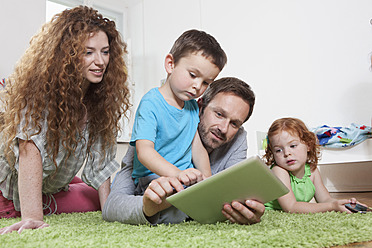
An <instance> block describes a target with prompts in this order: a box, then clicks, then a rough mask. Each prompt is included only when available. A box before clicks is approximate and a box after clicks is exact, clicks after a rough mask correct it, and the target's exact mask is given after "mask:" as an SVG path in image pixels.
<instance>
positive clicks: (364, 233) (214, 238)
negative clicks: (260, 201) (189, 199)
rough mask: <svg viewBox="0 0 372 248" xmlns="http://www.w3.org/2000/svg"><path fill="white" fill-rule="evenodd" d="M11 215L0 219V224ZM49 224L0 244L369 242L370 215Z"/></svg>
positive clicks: (53, 219) (71, 219) (80, 218)
mask: <svg viewBox="0 0 372 248" xmlns="http://www.w3.org/2000/svg"><path fill="white" fill-rule="evenodd" d="M19 220H20V218H17V219H1V220H0V227H4V226H8V225H11V224H13V223H15V222H17V221H19ZM45 221H46V222H47V223H48V224H50V227H47V228H44V229H40V230H24V231H23V232H22V234H21V235H19V234H18V233H16V232H13V233H10V234H6V235H0V247H52V248H56V247H64V248H67V247H146V248H148V247H154V246H156V247H329V246H335V245H344V244H348V243H353V242H362V241H370V240H372V213H367V214H345V213H336V212H329V213H317V214H288V213H284V212H278V211H266V213H265V214H264V216H263V218H262V221H261V223H259V224H255V225H251V226H242V225H237V224H231V223H228V222H224V223H218V224H215V225H205V224H199V223H197V222H185V223H181V224H175V225H158V226H149V225H138V226H136V225H125V224H121V223H117V222H115V223H110V222H106V221H103V220H102V218H101V212H90V213H74V214H61V215H52V216H47V217H45Z"/></svg>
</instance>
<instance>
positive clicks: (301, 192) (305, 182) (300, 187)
mask: <svg viewBox="0 0 372 248" xmlns="http://www.w3.org/2000/svg"><path fill="white" fill-rule="evenodd" d="M310 176H311V170H310V166H309V165H308V164H306V165H305V174H304V176H303V177H302V178H301V179H300V178H297V177H295V176H294V175H293V174H292V173H291V172H289V177H290V180H291V187H292V191H293V193H294V195H295V197H296V200H297V201H298V202H309V201H311V199H313V197H314V195H315V186H314V184H313V182H312V181H311V179H310ZM265 207H266V209H267V210H282V207H281V206H280V204H279V202H278V200H273V201H270V202H268V203H265Z"/></svg>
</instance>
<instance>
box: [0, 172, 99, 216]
mask: <svg viewBox="0 0 372 248" xmlns="http://www.w3.org/2000/svg"><path fill="white" fill-rule="evenodd" d="M43 206H44V215H47V214H52V213H56V214H60V213H72V212H90V211H98V210H101V207H100V203H99V197H98V191H97V190H95V189H93V188H91V187H89V186H88V185H86V184H85V183H83V181H81V179H80V178H78V177H75V178H74V179H73V180H72V181H71V183H70V185H69V190H68V191H61V192H58V193H56V194H53V195H43ZM20 216H21V212H19V211H16V210H15V209H14V205H13V201H11V200H8V199H6V198H5V197H4V196H3V194H2V193H1V191H0V218H14V217H20Z"/></svg>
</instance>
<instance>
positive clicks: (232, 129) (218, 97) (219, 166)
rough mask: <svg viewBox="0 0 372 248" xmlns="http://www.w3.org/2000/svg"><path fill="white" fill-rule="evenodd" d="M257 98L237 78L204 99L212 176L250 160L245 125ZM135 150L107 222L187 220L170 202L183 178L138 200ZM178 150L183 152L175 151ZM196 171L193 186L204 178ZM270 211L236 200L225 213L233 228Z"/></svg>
mask: <svg viewBox="0 0 372 248" xmlns="http://www.w3.org/2000/svg"><path fill="white" fill-rule="evenodd" d="M254 102H255V96H254V93H253V92H252V90H251V89H250V87H249V85H247V84H246V83H245V82H243V81H241V80H239V79H237V78H232V77H229V78H221V79H219V80H217V81H215V82H214V83H212V84H211V85H210V86H209V88H208V89H207V90H206V91H205V93H204V95H203V96H202V97H201V99H199V107H200V123H199V126H198V131H199V135H200V138H201V141H202V143H203V145H204V146H205V148H206V149H207V151H208V153H209V160H210V164H211V171H212V174H216V173H218V172H220V171H222V170H224V169H226V168H228V167H230V166H232V165H234V164H236V163H238V162H240V161H242V160H244V159H246V156H247V133H246V131H244V129H243V127H242V125H243V123H244V122H245V121H247V120H248V119H249V117H250V116H251V114H252V111H253V106H254ZM134 149H135V148H134V147H129V148H128V152H127V154H126V156H125V157H124V158H123V162H122V163H123V165H124V167H123V169H122V170H121V171H120V172H119V173H118V174H117V175H116V177H115V179H114V182H113V185H112V188H111V193H110V195H109V197H108V199H107V201H106V204H105V206H104V208H103V212H102V215H103V219H105V220H107V221H119V222H123V223H127V224H145V223H150V224H159V223H179V222H182V221H184V220H185V219H187V216H186V215H185V214H184V213H183V212H181V211H179V210H178V209H176V208H175V207H173V206H171V205H170V204H169V203H168V202H167V201H166V200H165V199H166V197H167V196H169V195H171V194H173V193H174V190H176V191H181V190H183V186H182V184H181V182H180V181H179V180H178V179H177V178H173V177H160V178H157V179H155V180H153V181H152V182H151V184H150V185H149V186H148V187H147V189H146V191H145V193H144V195H143V196H135V195H133V194H134V189H135V185H134V183H133V180H132V178H131V174H132V170H133V167H132V162H133V156H134ZM175 149H177V148H176V147H175ZM189 170H193V173H191V176H190V177H189V183H188V184H194V183H197V182H199V181H201V180H202V179H203V176H202V174H201V173H200V171H198V170H196V169H189ZM264 211H265V207H264V205H263V204H262V203H259V202H257V201H254V200H246V201H245V202H244V204H242V203H240V202H238V201H233V202H232V203H231V204H225V205H224V206H223V210H222V213H223V215H224V216H225V217H226V218H227V219H229V220H230V221H231V222H233V223H239V224H253V223H257V222H260V219H261V216H262V215H263V213H264Z"/></svg>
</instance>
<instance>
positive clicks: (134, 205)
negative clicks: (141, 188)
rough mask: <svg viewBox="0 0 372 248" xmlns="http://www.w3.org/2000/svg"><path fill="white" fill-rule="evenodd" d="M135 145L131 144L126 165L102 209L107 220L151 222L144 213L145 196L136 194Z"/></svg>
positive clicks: (118, 175) (124, 163) (115, 179)
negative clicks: (133, 174)
mask: <svg viewBox="0 0 372 248" xmlns="http://www.w3.org/2000/svg"><path fill="white" fill-rule="evenodd" d="M134 149H135V148H134V147H132V146H129V148H128V151H127V154H126V155H125V157H124V158H123V161H122V165H124V167H123V168H122V169H121V171H119V172H118V173H117V174H116V176H115V178H114V182H113V184H112V186H111V192H110V194H109V196H108V198H107V200H106V203H105V205H104V207H103V210H102V217H103V219H104V220H106V221H119V222H122V223H126V224H146V223H150V222H149V221H148V220H147V219H146V217H145V215H144V214H143V211H142V208H143V199H142V198H143V197H142V196H135V195H134V189H135V185H134V182H133V180H132V171H133V165H132V164H133V158H134Z"/></svg>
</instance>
